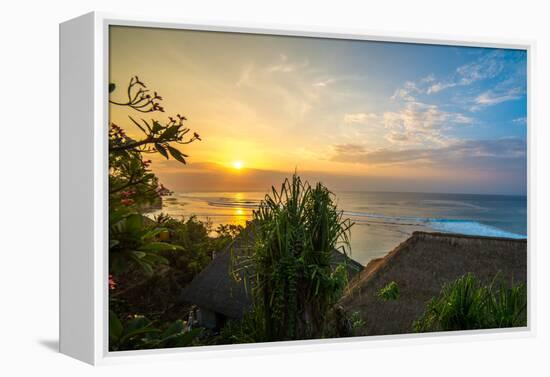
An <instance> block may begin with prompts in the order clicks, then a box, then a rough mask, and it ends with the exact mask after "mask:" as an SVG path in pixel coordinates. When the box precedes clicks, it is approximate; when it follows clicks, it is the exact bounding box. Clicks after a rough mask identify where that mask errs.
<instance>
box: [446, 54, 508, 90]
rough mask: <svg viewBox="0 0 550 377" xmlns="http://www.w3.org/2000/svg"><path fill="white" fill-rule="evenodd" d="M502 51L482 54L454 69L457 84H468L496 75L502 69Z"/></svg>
mask: <svg viewBox="0 0 550 377" xmlns="http://www.w3.org/2000/svg"><path fill="white" fill-rule="evenodd" d="M502 58H503V51H502V50H494V51H492V52H490V53H488V54H485V55H482V56H481V57H479V58H478V59H477V60H476V61H474V62H472V63H468V64H464V65H462V66H460V67H458V68H457V69H456V73H457V75H458V77H457V79H458V81H457V82H456V84H457V85H470V84H472V83H474V82H476V81H480V80H485V79H489V78H493V77H496V76H497V75H499V74H500V73H501V72H502V71H503V69H504V62H503V59H502Z"/></svg>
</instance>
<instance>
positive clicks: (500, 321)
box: [413, 274, 527, 332]
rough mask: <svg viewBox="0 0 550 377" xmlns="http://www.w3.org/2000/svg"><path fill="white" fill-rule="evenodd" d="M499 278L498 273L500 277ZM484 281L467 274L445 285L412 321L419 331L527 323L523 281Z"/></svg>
mask: <svg viewBox="0 0 550 377" xmlns="http://www.w3.org/2000/svg"><path fill="white" fill-rule="evenodd" d="M497 278H498V277H497ZM497 278H495V279H494V280H493V283H491V284H489V285H483V284H481V283H480V282H479V281H478V280H477V279H476V278H475V277H474V276H473V275H472V274H466V275H464V276H462V277H460V278H458V279H457V280H455V281H453V282H451V283H449V284H446V285H445V286H443V289H442V290H441V293H440V295H439V296H438V297H434V298H433V299H432V300H431V301H430V302H429V303H428V305H427V307H426V310H425V312H424V314H423V315H422V316H421V317H420V318H419V319H418V320H417V321H415V323H414V324H413V327H414V330H415V331H417V332H427V331H453V330H472V329H487V328H500V327H519V326H526V324H527V290H526V288H525V285H524V284H519V285H512V286H511V287H508V286H507V285H506V284H505V283H504V282H503V281H499V283H498V284H496V283H495V281H496V279H497Z"/></svg>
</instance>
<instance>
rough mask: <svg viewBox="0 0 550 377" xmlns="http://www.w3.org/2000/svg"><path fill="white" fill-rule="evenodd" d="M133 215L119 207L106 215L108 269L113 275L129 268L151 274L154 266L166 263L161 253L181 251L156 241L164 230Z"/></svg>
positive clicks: (171, 245)
mask: <svg viewBox="0 0 550 377" xmlns="http://www.w3.org/2000/svg"><path fill="white" fill-rule="evenodd" d="M147 220H148V219H147V218H145V217H144V216H143V215H140V214H138V213H135V212H129V211H128V210H126V209H124V208H122V209H119V210H117V211H115V210H112V211H111V212H110V214H109V266H110V271H111V272H112V273H114V274H120V273H124V272H127V271H128V270H129V269H130V268H131V267H139V268H141V269H142V270H143V271H145V272H146V273H149V274H151V273H152V272H153V269H154V267H155V266H157V265H159V264H167V263H168V260H167V259H166V258H164V257H162V256H161V255H160V252H162V251H176V250H177V251H181V250H182V248H181V247H180V246H178V245H174V244H169V243H165V242H160V241H157V237H158V235H159V234H160V233H161V232H162V231H163V230H164V229H163V228H161V227H157V226H155V225H154V223H152V224H151V225H145V222H146V221H147Z"/></svg>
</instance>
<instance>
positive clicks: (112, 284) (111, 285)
mask: <svg viewBox="0 0 550 377" xmlns="http://www.w3.org/2000/svg"><path fill="white" fill-rule="evenodd" d="M115 288H116V281H115V278H113V275H111V274H109V289H111V290H113V289H115Z"/></svg>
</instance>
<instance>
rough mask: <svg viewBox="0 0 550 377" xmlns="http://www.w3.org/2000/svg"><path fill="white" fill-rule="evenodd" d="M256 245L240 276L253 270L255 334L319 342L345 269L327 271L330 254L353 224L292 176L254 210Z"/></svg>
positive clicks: (325, 196) (321, 193) (328, 198)
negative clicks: (317, 339) (311, 339)
mask: <svg viewBox="0 0 550 377" xmlns="http://www.w3.org/2000/svg"><path fill="white" fill-rule="evenodd" d="M253 217H254V220H253V224H254V226H255V229H256V243H255V245H254V247H253V248H252V249H251V250H250V255H249V256H248V260H245V261H240V262H239V267H240V271H254V276H253V282H254V284H253V287H252V296H253V302H254V309H253V311H254V315H253V320H254V321H256V323H255V328H256V329H257V330H256V332H259V333H260V334H261V335H259V338H261V339H264V340H269V341H271V340H286V339H308V338H319V337H323V336H324V334H325V333H326V331H327V320H326V317H327V314H328V312H329V311H330V309H331V308H332V306H333V305H334V304H335V303H336V301H337V300H338V299H339V298H340V296H341V294H342V290H343V288H344V287H345V285H346V283H347V273H346V269H345V266H338V267H337V268H336V269H335V270H333V269H332V268H331V259H332V250H333V249H334V248H335V247H337V246H339V245H341V248H342V250H343V251H344V252H345V246H349V230H350V227H351V226H352V223H351V222H350V221H349V220H348V219H344V218H343V213H342V212H341V211H338V209H337V207H336V204H335V203H334V195H333V194H332V193H331V192H330V191H329V190H328V189H327V188H326V187H324V186H323V185H322V184H320V183H319V184H317V185H316V186H315V187H314V188H312V187H311V186H310V185H309V184H308V183H303V182H302V181H301V179H300V177H299V176H298V175H296V174H294V176H293V177H292V180H291V181H289V180H288V179H287V180H285V182H284V183H283V185H282V187H281V190H280V191H277V190H276V189H275V188H273V189H272V192H271V195H266V197H265V199H264V200H263V201H262V202H261V204H260V206H259V209H258V210H256V211H254V216H253Z"/></svg>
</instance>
